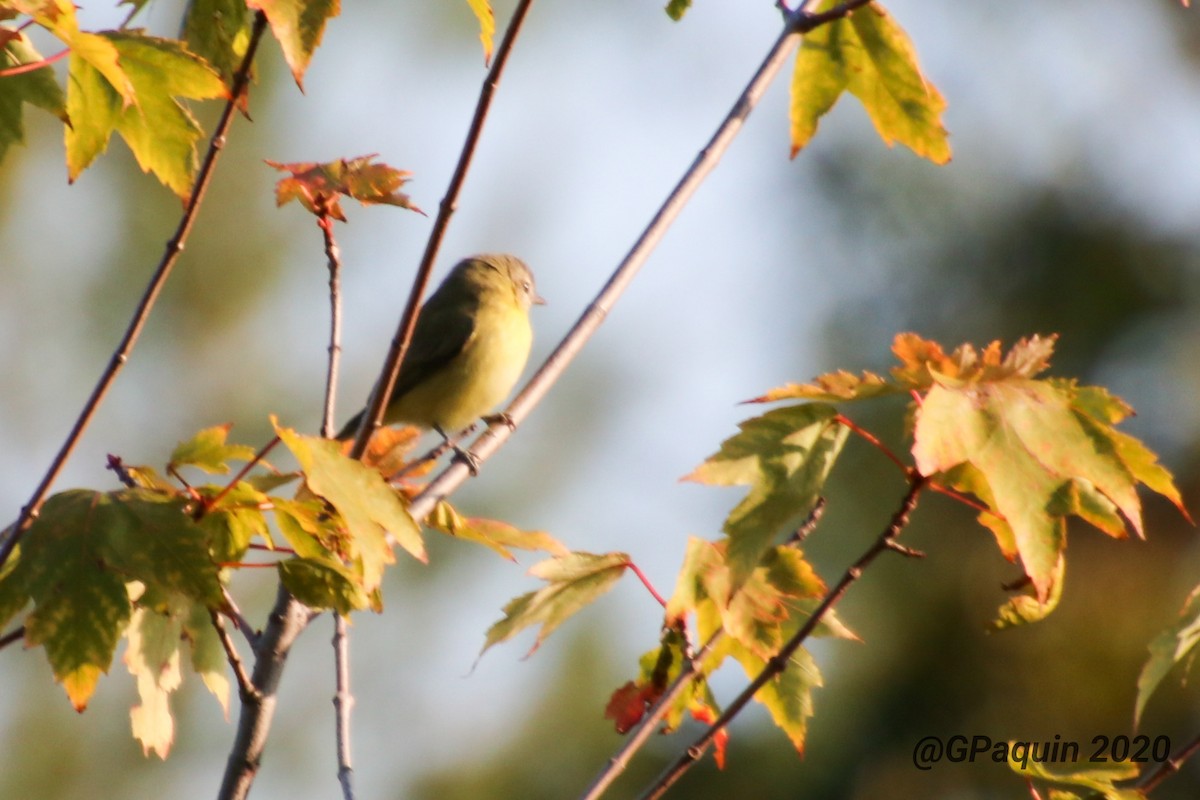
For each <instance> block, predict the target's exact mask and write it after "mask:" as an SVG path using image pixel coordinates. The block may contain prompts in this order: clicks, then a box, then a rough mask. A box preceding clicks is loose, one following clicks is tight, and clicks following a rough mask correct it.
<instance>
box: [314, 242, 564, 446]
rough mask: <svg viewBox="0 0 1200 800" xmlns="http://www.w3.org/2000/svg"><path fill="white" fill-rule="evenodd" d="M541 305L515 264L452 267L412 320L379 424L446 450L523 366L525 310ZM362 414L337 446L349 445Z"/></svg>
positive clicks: (474, 260) (527, 341)
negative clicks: (436, 440)
mask: <svg viewBox="0 0 1200 800" xmlns="http://www.w3.org/2000/svg"><path fill="white" fill-rule="evenodd" d="M545 302H546V301H545V300H543V299H542V298H541V297H539V296H538V293H537V288H536V286H535V285H534V281H533V273H532V272H530V271H529V267H527V266H526V265H525V262H523V261H521V259H519V258H517V257H516V256H510V255H502V254H486V255H477V256H472V257H470V258H465V259H463V260H462V261H460V262H458V264H457V265H455V267H454V269H452V270H451V271H450V274H449V275H447V276H446V279H445V280H444V281H442V285H441V286H439V287H438V288H437V291H435V292H434V293H433V294H432V295H430V297H429V299H428V300H426V301H425V305H423V306H422V307H421V311H420V313H419V314H418V315H417V327H416V330H414V331H413V337H412V342H411V343H410V344H409V347H408V352H407V353H406V354H405V356H404V363H403V364H402V365H401V366H400V374H399V376H397V378H396V385H395V386H394V387H393V389H392V394H391V397H389V398H388V402H387V407H386V410H385V411H384V414H383V421H384V423H387V424H391V423H406V424H409V425H417V426H419V427H422V428H433V429H434V430H436V431H437V432H438V433H440V434H441V435H442V438H444V439H445V440H446V441H447V442H450V441H451V439H450V436H449V435H447V432H450V433H456V432H458V431H460V430H462V429H464V428H466V427H467V426H468V425H471V424H472V423H473V422H475V420H477V419H479V418H480V417H482V416H483V415H484V414H487V413H488V412H489V411H491V410H492V409H494V408H495V407H496V406H497V405H499V403H500V402H501V401H502V400H504V398H505V397H507V396H508V393H509V392H510V391H512V388H513V386H514V385H515V384H516V382H517V379H518V378H520V377H521V372H522V371H523V370H524V369H525V362H526V361H527V360H528V359H529V348H530V346H531V345H532V343H533V330H532V329H531V328H530V325H529V308H530V306H533V305H542V304H544V303H545ZM364 412H365V409H364V411H360V412H358V414H356V415H355V416H354V418H353V419H351V420H350V421H349V422H348V423H346V426H345V427H344V428H342V430H341V432H340V433H339V434H338V435H337V438H338V439H340V440H345V439H350V438H353V437H354V435H355V434H356V433H357V432H358V426H359V424H360V422H361V421H362V415H363V413H364ZM455 449H456V450H457V447H456V448H455ZM459 452H460V454H461V451H459ZM463 455H464V457H466V456H465V454H463ZM467 460H468V463H469V462H470V459H469V457H467Z"/></svg>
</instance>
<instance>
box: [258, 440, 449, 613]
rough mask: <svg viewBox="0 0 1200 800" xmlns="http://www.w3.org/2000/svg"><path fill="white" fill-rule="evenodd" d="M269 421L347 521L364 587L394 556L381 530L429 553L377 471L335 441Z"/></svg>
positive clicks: (370, 586)
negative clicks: (303, 434) (349, 453)
mask: <svg viewBox="0 0 1200 800" xmlns="http://www.w3.org/2000/svg"><path fill="white" fill-rule="evenodd" d="M272 422H273V423H274V424H275V432H276V434H277V435H278V436H279V438H280V439H281V440H282V441H283V443H284V444H285V445H286V446H287V448H288V449H289V450H291V451H292V454H293V455H295V457H296V460H297V461H298V462H300V467H301V469H302V470H303V471H304V476H305V481H306V483H307V485H308V487H309V489H310V490H312V492H313V493H314V494H316V495H318V496H320V497H323V498H324V499H325V500H327V501H329V503H330V505H332V506H333V507H334V508H335V509H336V510H337V512H338V513H339V514H340V515H341V517H342V520H343V521H344V522H345V523H346V529H347V532H348V534H349V538H348V540H347V541H348V543H349V545H350V547H351V552H350V553H348V556H349V557H350V558H351V559H352V560H353V561H356V562H357V563H358V564H359V569H361V572H362V583H363V589H364V590H365V591H366V592H368V593H370V592H372V591H374V590H375V589H376V588H378V586H379V582H380V580H381V579H382V577H383V569H384V567H385V566H386V565H387V564H390V563H392V562H394V561H395V556H394V555H393V554H392V548H391V546H390V545H389V544H388V542H387V538H386V536H385V532H387V533H390V534H391V535H392V536H393V537H394V538H395V540H396V542H397V543H398V544H399V545H400V546H401V547H403V548H404V549H405V550H407V551H408V553H409V554H410V555H412V556H413V557H414V558H416V559H417V560H419V561H422V562H423V561H425V560H426V559H427V558H428V557H427V556H426V554H425V543H424V542H423V541H422V539H421V531H420V528H418V527H417V524H416V523H415V522H413V519H412V517H411V516H409V513H408V510H407V509H406V508H405V507H404V504H403V503H401V501H400V498H399V497H398V496H397V495H396V493H395V492H394V491H392V489H391V488H390V487H389V486H388V485H387V484H386V483H384V481H383V478H382V477H380V475H379V473H378V472H376V471H375V470H373V469H371V468H370V467H367V466H365V465H363V464H362V463H360V462H358V461H356V460H354V459H351V458H347V457H346V456H344V455H343V454H342V452H341V445H340V444H339V443H338V442H334V441H330V440H327V439H321V438H319V437H315V436H301V435H300V434H298V433H296V432H295V431H293V430H291V429H289V428H283V427H281V426H280V425H279V424H278V423H277V422H275V421H274V420H272Z"/></svg>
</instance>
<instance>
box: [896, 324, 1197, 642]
mask: <svg viewBox="0 0 1200 800" xmlns="http://www.w3.org/2000/svg"><path fill="white" fill-rule="evenodd" d="M1053 345H1054V340H1053V338H1038V337H1034V338H1031V339H1027V340H1022V341H1021V342H1018V343H1017V345H1016V346H1014V347H1013V348H1012V350H1010V351H1009V352H1008V353H1007V354H1005V353H1003V352H1002V350H1001V348H1000V345H999V343H997V342H993V343H992V344H991V345H989V346H988V347H987V348H985V349H984V350H983V351H982V352H977V351H976V350H975V349H974V348H972V347H970V346H969V345H963V346H961V347H959V348H958V349H956V350H955V351H954V352H953V353H951V354H950V355H946V354H945V353H944V352H943V351H942V349H941V348H940V347H938V346H937V345H936V344H934V343H930V342H926V341H924V340H922V339H920V338H919V337H916V336H913V335H906V336H903V337H897V341H896V346H895V348H894V349H895V351H896V354H897V356H898V357H899V358H900V359H901V361H902V364H903V366H902V367H900V368H898V369H897V370H894V371H893V377H894V379H895V380H897V381H900V382H904V383H908V384H909V385H911V386H912V387H913V388H914V389H919V388H920V387H923V386H928V389H927V391H926V393H925V394H924V396H923V397H922V398H921V400H920V402H919V404H918V408H917V411H916V417H915V424H914V445H913V456H914V458H915V459H916V463H917V468H918V469H919V470H920V471H921V473H922V474H924V475H928V476H931V477H933V476H937V480H939V481H940V482H943V483H944V484H945V485H948V486H952V487H954V488H956V489H958V490H960V491H964V492H969V493H971V494H974V495H975V496H976V497H978V498H979V499H980V500H981V501H982V502H983V504H984V506H985V507H986V509H987V511H986V512H984V513H983V514H981V516H980V522H981V523H983V524H984V525H986V526H987V527H988V528H990V529H991V530H992V532H993V533H994V534H995V536H996V540H997V543H998V544H999V545H1000V548H1001V550H1002V552H1004V554H1005V556H1006V557H1009V558H1013V557H1015V556H1018V555H1019V556H1020V558H1021V561H1022V563H1023V564H1024V567H1025V572H1026V574H1027V575H1028V576H1029V578H1030V579H1031V580H1032V582H1033V585H1034V587H1035V589H1036V594H1037V597H1036V605H1037V608H1036V609H1027V610H1024V611H1022V612H1021V613H1020V614H1017V615H1016V616H1017V617H1018V618H1021V617H1022V616H1026V617H1028V616H1037V615H1038V614H1041V615H1043V616H1044V613H1046V612H1047V611H1048V609H1049V608H1052V607H1053V606H1052V604H1050V603H1049V598H1050V595H1051V594H1052V592H1053V591H1054V589H1055V587H1054V576H1055V573H1056V571H1057V570H1058V569H1059V563H1060V556H1061V553H1062V550H1063V548H1064V547H1065V546H1066V539H1065V536H1066V519H1067V517H1069V516H1077V517H1079V518H1081V519H1083V520H1085V521H1087V522H1088V523H1090V524H1092V525H1093V526H1095V527H1097V528H1098V529H1100V530H1102V531H1104V532H1105V533H1107V534H1109V535H1110V536H1115V537H1123V536H1125V535H1126V528H1127V527H1131V528H1132V529H1133V530H1134V532H1135V533H1137V535H1139V536H1142V535H1143V531H1142V510H1141V500H1140V499H1139V497H1138V494H1137V485H1138V484H1139V483H1142V484H1145V485H1146V486H1147V487H1149V488H1150V489H1151V490H1153V491H1156V492H1158V493H1159V494H1162V495H1164V496H1165V497H1167V498H1168V499H1170V500H1171V501H1172V502H1173V503H1175V504H1176V506H1178V507H1179V508H1180V509H1181V510H1182V508H1183V507H1182V501H1181V498H1180V495H1179V492H1178V490H1177V489H1176V488H1175V485H1174V481H1173V480H1172V478H1171V475H1170V473H1169V472H1167V470H1166V469H1164V468H1163V467H1162V466H1160V465H1159V464H1158V463H1157V461H1156V459H1155V457H1154V455H1153V453H1151V452H1150V451H1149V450H1148V449H1146V448H1145V447H1144V446H1143V445H1142V444H1141V443H1140V442H1138V441H1137V440H1136V439H1133V438H1132V437H1130V436H1128V435H1126V434H1123V433H1120V432H1118V431H1116V430H1114V429H1113V428H1112V427H1111V423H1112V422H1114V421H1119V420H1121V419H1123V418H1124V417H1125V416H1127V415H1128V414H1129V413H1130V411H1129V408H1128V406H1126V405H1125V404H1124V403H1123V402H1121V401H1120V400H1119V399H1117V398H1114V397H1112V396H1111V395H1109V394H1108V393H1107V392H1105V391H1103V390H1101V389H1096V388H1092V387H1083V388H1080V387H1078V386H1077V385H1076V384H1075V383H1074V382H1072V381H1064V380H1056V379H1037V378H1035V377H1034V376H1036V375H1039V374H1040V373H1041V372H1043V371H1044V370H1045V369H1046V368H1047V366H1048V364H1049V358H1050V354H1051V352H1052V350H1053ZM1118 512H1119V513H1118ZM1184 513H1185V515H1186V511H1184ZM1014 613H1015V612H1014Z"/></svg>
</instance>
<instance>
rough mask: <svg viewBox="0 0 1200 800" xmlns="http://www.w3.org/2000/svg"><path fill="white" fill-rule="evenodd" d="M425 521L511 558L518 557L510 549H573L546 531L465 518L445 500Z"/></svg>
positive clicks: (560, 551) (556, 553)
mask: <svg viewBox="0 0 1200 800" xmlns="http://www.w3.org/2000/svg"><path fill="white" fill-rule="evenodd" d="M425 524H426V525H428V526H429V527H430V528H433V529H434V530H437V531H441V532H442V533H445V534H448V535H450V536H454V537H456V538H459V539H465V540H467V541H470V542H477V543H479V544H482V545H483V546H484V547H487V548H489V549H491V550H493V551H495V552H496V553H498V554H500V556H501V557H503V558H507V559H508V560H509V561H516V560H517V559H516V557H515V556H514V555H513V554H512V551H511V550H510V549H509V548H516V549H518V550H541V551H544V552H547V553H549V554H550V555H553V556H565V555H567V554H569V553H570V552H571V551H570V550H569V549H568V548H567V547H566V545H564V544H562V543H561V542H559V541H558V540H557V539H555V538H554V537H553V536H551V535H550V534H548V533H546V532H545V531H523V530H521V529H520V528H516V527H514V526H512V525H509V524H508V523H507V522H500V521H499V520H494V519H483V518H481V517H464V516H462V515H461V514H459V513H458V512H457V511H455V510H454V508H453V506H451V505H450V504H449V503H447V502H446V501H445V500H442V501H440V502H439V503H438V504H437V505H435V506H434V507H433V511H431V512H430V514H429V516H427V517H426V518H425Z"/></svg>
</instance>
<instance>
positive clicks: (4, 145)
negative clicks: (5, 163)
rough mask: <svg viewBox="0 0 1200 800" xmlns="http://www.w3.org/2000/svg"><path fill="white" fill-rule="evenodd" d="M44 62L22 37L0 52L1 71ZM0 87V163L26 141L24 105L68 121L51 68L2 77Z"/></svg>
mask: <svg viewBox="0 0 1200 800" xmlns="http://www.w3.org/2000/svg"><path fill="white" fill-rule="evenodd" d="M41 60H42V56H41V54H39V53H38V51H37V50H35V49H34V47H33V45H32V44H30V43H29V41H28V40H27V39H26V38H25V37H24V36H22V35H20V34H14V35H13V37H12V38H10V39H8V41H6V42H4V46H3V49H0V71H2V70H6V69H9V68H11V67H15V66H19V65H21V64H36V63H38V62H39V61H41ZM0 86H2V87H3V89H4V90H3V91H0V159H3V158H4V155H5V153H7V152H8V148H9V147H10V146H11V145H14V144H22V143H24V141H25V126H24V125H23V124H22V116H23V112H24V106H25V103H29V104H30V105H33V106H36V107H38V108H41V109H43V110H45V111H49V112H50V113H51V114H54V115H55V116H56V117H58V118H59V119H61V120H62V121H63V122H66V121H67V120H68V117H67V106H66V99H65V96H64V95H63V90H62V87H60V86H59V85H58V81H56V80H55V79H54V70H53V69H51V68H50V66H49V65H46V66H44V67H41V68H39V69H35V70H31V71H30V72H23V73H20V74H18V75H8V76H5V77H0Z"/></svg>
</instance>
